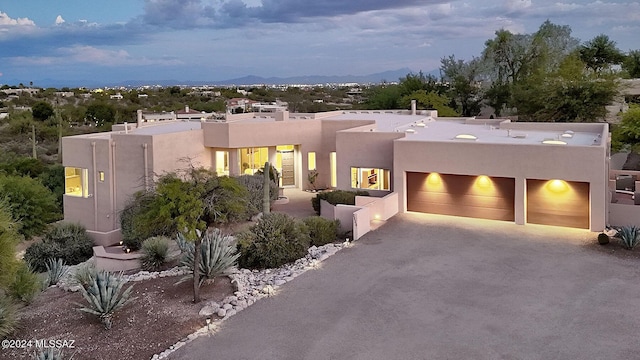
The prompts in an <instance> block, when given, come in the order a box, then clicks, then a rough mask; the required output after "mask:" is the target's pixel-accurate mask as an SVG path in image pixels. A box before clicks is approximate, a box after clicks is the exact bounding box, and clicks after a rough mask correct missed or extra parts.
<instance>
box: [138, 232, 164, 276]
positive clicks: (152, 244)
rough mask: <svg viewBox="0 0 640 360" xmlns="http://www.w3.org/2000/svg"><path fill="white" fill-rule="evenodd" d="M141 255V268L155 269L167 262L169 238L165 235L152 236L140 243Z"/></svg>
mask: <svg viewBox="0 0 640 360" xmlns="http://www.w3.org/2000/svg"><path fill="white" fill-rule="evenodd" d="M141 250H142V257H141V258H140V264H141V265H142V269H144V270H147V271H157V270H158V269H160V267H162V265H164V264H165V263H166V262H167V256H168V255H169V238H167V237H166V236H154V237H152V238H148V239H147V240H145V241H144V242H143V243H142V248H141Z"/></svg>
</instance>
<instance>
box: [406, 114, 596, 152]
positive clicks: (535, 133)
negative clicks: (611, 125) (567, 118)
mask: <svg viewBox="0 0 640 360" xmlns="http://www.w3.org/2000/svg"><path fill="white" fill-rule="evenodd" d="M528 124H530V123H508V126H504V127H501V126H500V125H499V124H498V125H489V124H487V125H485V124H466V123H464V121H451V120H436V121H432V122H429V123H426V124H425V127H419V126H417V124H407V125H405V126H403V127H400V128H398V129H397V131H398V132H404V133H405V134H406V136H405V137H404V138H402V139H399V141H439V142H475V143H491V144H527V145H536V144H539V145H543V144H545V145H546V144H549V145H562V146H564V145H568V146H592V145H601V144H602V141H601V140H602V139H601V136H602V135H601V132H595V131H571V130H570V129H571V128H572V127H571V126H570V125H569V124H567V125H565V124H559V123H550V124H545V125H546V126H547V127H548V128H547V129H532V128H530V127H528V126H527V125H528ZM407 131H408V132H407ZM543 141H544V143H543Z"/></svg>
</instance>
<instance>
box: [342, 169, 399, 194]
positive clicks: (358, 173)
mask: <svg viewBox="0 0 640 360" xmlns="http://www.w3.org/2000/svg"><path fill="white" fill-rule="evenodd" d="M390 177H391V172H390V171H389V170H387V169H372V168H356V167H352V168H351V187H352V188H354V189H367V190H391V186H390V181H389V179H390Z"/></svg>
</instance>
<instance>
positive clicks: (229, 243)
mask: <svg viewBox="0 0 640 360" xmlns="http://www.w3.org/2000/svg"><path fill="white" fill-rule="evenodd" d="M178 238H179V239H180V240H179V242H181V243H182V244H183V245H181V248H182V247H184V249H185V251H184V253H183V257H182V260H181V262H180V263H181V265H184V266H186V267H188V268H189V269H192V270H191V274H192V275H189V276H185V277H184V278H182V279H181V280H180V281H181V282H182V281H186V280H188V279H192V278H193V277H192V276H193V268H194V253H195V244H194V243H192V242H187V241H186V240H185V239H184V236H183V235H182V234H178ZM239 256H240V254H238V252H237V249H236V246H235V244H234V238H233V237H232V236H229V235H224V234H223V233H222V231H220V230H219V229H213V230H211V231H207V232H206V233H204V234H202V238H201V245H200V265H199V267H198V271H199V273H200V279H199V283H200V285H202V283H204V281H206V280H210V281H211V280H213V279H214V278H215V277H216V276H218V275H221V274H223V273H225V272H226V271H228V270H229V269H230V268H231V267H232V266H234V265H236V263H237V261H238V257H239Z"/></svg>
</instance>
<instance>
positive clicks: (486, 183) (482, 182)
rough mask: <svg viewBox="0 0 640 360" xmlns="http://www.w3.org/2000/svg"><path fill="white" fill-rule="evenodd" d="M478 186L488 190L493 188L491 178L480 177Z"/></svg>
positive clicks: (477, 181) (477, 182) (477, 180)
mask: <svg viewBox="0 0 640 360" xmlns="http://www.w3.org/2000/svg"><path fill="white" fill-rule="evenodd" d="M476 185H477V186H478V187H481V188H488V187H490V186H491V178H489V177H488V176H487V175H480V176H478V178H477V179H476Z"/></svg>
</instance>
